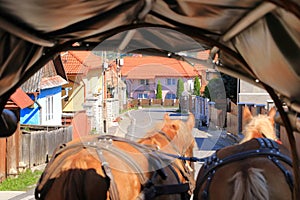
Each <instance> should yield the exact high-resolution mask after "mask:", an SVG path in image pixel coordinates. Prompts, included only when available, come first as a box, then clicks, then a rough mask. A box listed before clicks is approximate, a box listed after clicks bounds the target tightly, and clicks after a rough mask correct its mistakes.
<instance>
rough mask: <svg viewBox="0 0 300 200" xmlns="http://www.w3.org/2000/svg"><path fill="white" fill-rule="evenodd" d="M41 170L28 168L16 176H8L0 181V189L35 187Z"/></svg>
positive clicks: (23, 189) (16, 189) (14, 189)
mask: <svg viewBox="0 0 300 200" xmlns="http://www.w3.org/2000/svg"><path fill="white" fill-rule="evenodd" d="M41 174H42V171H39V170H35V171H34V172H32V171H31V170H30V169H28V170H26V171H25V172H23V173H21V174H19V175H18V176H17V177H9V178H7V179H5V180H4V181H3V182H2V183H0V191H26V190H28V189H31V188H33V187H35V184H36V183H37V181H38V179H39V178H40V176H41Z"/></svg>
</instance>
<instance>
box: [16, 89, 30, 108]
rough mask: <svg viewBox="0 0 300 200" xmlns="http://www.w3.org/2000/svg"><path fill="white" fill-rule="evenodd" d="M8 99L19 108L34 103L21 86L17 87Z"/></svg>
mask: <svg viewBox="0 0 300 200" xmlns="http://www.w3.org/2000/svg"><path fill="white" fill-rule="evenodd" d="M10 99H11V100H12V101H13V102H14V103H15V104H16V105H17V106H18V107H20V108H21V109H23V108H27V107H29V106H31V105H32V104H34V102H33V101H32V100H31V98H30V97H29V96H28V95H27V94H26V93H25V92H24V91H23V90H22V89H21V88H18V89H17V90H16V91H15V93H13V94H12V95H11V96H10Z"/></svg>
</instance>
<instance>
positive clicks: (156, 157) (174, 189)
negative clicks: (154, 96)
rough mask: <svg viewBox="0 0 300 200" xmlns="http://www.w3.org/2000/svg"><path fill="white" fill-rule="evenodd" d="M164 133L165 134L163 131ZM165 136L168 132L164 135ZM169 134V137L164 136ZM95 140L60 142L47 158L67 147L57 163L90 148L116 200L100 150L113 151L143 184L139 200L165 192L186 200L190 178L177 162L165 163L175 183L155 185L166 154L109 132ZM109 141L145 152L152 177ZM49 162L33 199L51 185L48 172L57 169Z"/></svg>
mask: <svg viewBox="0 0 300 200" xmlns="http://www.w3.org/2000/svg"><path fill="white" fill-rule="evenodd" d="M164 135H166V134H164ZM166 136H167V135H166ZM167 137H168V136H167ZM97 139H98V140H97V141H93V142H83V143H76V144H71V145H66V144H63V145H61V146H60V147H59V148H58V149H57V150H56V151H55V155H54V157H53V159H52V160H51V161H50V163H51V162H53V161H54V159H55V158H56V157H57V156H58V155H60V154H61V153H62V152H64V151H66V150H70V151H69V153H67V154H64V155H63V157H62V158H61V161H60V162H59V164H61V163H62V162H63V160H64V159H65V158H67V157H68V156H69V155H71V154H74V153H77V152H79V151H80V150H82V149H83V148H93V149H95V151H96V152H97V155H98V157H99V160H100V161H101V165H102V169H103V171H104V173H105V175H106V177H107V178H108V179H109V182H110V187H109V194H110V199H111V200H118V199H119V193H118V190H117V185H116V182H115V181H114V177H113V174H112V171H111V168H110V166H109V163H108V162H107V160H106V158H105V157H104V154H103V152H104V151H106V152H109V153H112V154H114V155H116V156H118V158H120V159H122V160H123V161H124V162H126V163H127V164H128V165H129V166H130V168H131V169H133V170H134V171H135V172H137V173H136V174H137V175H138V178H139V180H140V183H141V185H142V190H141V193H140V195H139V196H138V197H137V199H138V200H150V199H153V198H154V197H156V196H160V195H166V194H181V195H182V199H189V198H190V194H191V190H192V189H193V188H191V186H190V183H189V182H190V177H189V176H188V174H187V173H186V172H185V171H183V170H181V168H180V167H179V166H177V165H176V164H172V165H168V166H167V167H169V169H170V171H172V172H173V174H174V176H175V177H176V179H177V181H178V183H177V184H170V185H155V179H156V178H157V177H158V176H160V177H161V178H162V179H163V180H165V179H167V174H166V173H165V171H164V169H163V168H162V163H163V160H164V159H166V157H164V156H161V155H160V154H159V153H158V152H157V151H156V149H154V148H151V147H148V146H146V145H142V144H139V143H136V142H134V141H131V140H127V139H125V138H120V137H116V136H112V135H103V136H99V137H97ZM112 141H120V142H126V143H129V144H130V145H131V146H132V147H134V148H136V149H137V150H138V151H140V152H141V153H142V154H144V155H148V156H149V158H148V159H149V160H150V161H149V162H151V163H152V164H154V165H155V166H154V168H155V169H157V170H155V171H154V172H153V174H152V177H150V178H147V177H146V176H145V174H144V172H143V170H142V169H141V167H140V166H139V165H138V164H137V163H136V161H134V159H133V158H132V157H131V156H130V155H128V154H127V153H126V152H124V151H122V150H121V149H119V148H118V147H116V146H115V145H113V143H112ZM50 163H49V164H48V165H49V166H50V167H49V168H52V172H51V169H49V170H47V168H46V170H47V171H48V173H46V175H44V176H43V177H41V179H40V182H39V185H40V187H39V188H38V189H36V191H35V198H36V199H43V197H44V195H45V194H46V192H47V190H48V189H49V188H50V187H51V185H52V183H53V182H50V183H48V182H47V180H48V179H49V178H50V177H51V174H54V173H56V171H57V170H59V167H58V166H55V167H54V166H51V165H50ZM175 168H177V169H179V171H180V173H181V174H182V176H183V177H185V179H186V180H187V183H181V182H180V180H179V176H178V174H177V173H176V170H175Z"/></svg>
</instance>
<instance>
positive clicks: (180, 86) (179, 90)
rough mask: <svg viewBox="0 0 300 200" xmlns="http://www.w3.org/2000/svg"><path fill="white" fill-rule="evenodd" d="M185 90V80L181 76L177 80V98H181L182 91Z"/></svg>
mask: <svg viewBox="0 0 300 200" xmlns="http://www.w3.org/2000/svg"><path fill="white" fill-rule="evenodd" d="M183 91H184V85H183V80H182V79H181V78H180V79H178V81H177V91H176V97H177V99H180V97H181V94H182V92H183Z"/></svg>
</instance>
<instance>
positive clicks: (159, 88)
mask: <svg viewBox="0 0 300 200" xmlns="http://www.w3.org/2000/svg"><path fill="white" fill-rule="evenodd" d="M156 99H162V86H161V83H160V81H158V83H157V86H156Z"/></svg>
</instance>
